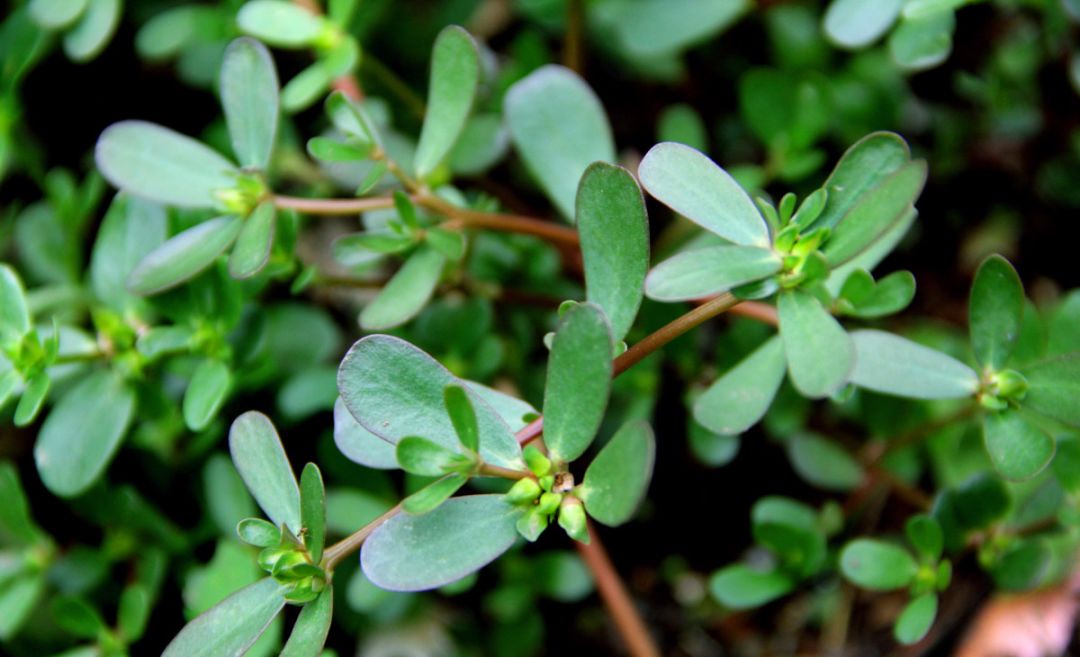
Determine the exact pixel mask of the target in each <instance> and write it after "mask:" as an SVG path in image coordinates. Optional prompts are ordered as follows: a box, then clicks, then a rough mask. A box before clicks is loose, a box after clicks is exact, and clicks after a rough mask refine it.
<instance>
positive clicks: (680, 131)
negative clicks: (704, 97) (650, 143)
mask: <svg viewBox="0 0 1080 657" xmlns="http://www.w3.org/2000/svg"><path fill="white" fill-rule="evenodd" d="M656 141H658V142H660V141H674V142H678V143H680V144H685V145H687V146H689V147H690V148H694V149H697V150H699V151H706V150H708V148H709V130H708V128H707V127H706V125H705V119H703V118H701V114H699V113H698V111H697V110H696V109H694V108H693V106H691V105H687V104H686V103H677V104H675V105H668V106H667V107H665V108H664V111H663V112H661V113H660V116H659V118H657V120H656Z"/></svg>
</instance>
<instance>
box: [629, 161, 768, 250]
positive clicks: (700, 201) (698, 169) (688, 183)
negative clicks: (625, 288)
mask: <svg viewBox="0 0 1080 657" xmlns="http://www.w3.org/2000/svg"><path fill="white" fill-rule="evenodd" d="M638 178H640V179H641V185H642V186H643V187H644V188H645V189H646V191H648V192H649V194H651V195H652V196H653V197H654V198H656V199H657V200H658V201H660V202H661V203H663V204H664V205H666V206H668V207H669V208H671V209H672V210H674V211H675V212H678V213H679V214H681V215H684V216H685V217H686V218H687V219H689V220H691V221H693V222H694V223H696V224H698V225H699V226H701V227H702V228H704V229H705V230H708V231H710V232H712V233H715V234H717V235H719V236H720V237H723V238H724V239H727V240H730V241H732V242H734V243H736V244H740V245H744V246H760V247H768V246H769V245H770V242H769V229H768V226H767V225H766V224H765V219H763V218H762V216H761V213H760V212H758V209H757V207H756V206H755V205H754V202H753V201H751V200H750V197H749V196H748V195H747V193H746V192H745V191H743V188H742V187H740V186H739V184H738V183H737V182H735V179H734V178H732V177H731V176H730V175H728V173H727V172H726V171H724V170H723V169H721V168H720V167H719V166H717V165H716V164H715V163H714V162H713V161H712V160H710V159H709V158H708V157H706V156H705V155H703V154H702V153H699V152H698V151H696V150H694V149H693V148H690V147H689V146H684V145H682V144H676V143H672V142H667V143H663V144H657V145H656V146H653V147H652V148H651V149H649V152H648V153H646V154H645V158H644V159H643V160H642V161H641V165H640V166H639V167H638Z"/></svg>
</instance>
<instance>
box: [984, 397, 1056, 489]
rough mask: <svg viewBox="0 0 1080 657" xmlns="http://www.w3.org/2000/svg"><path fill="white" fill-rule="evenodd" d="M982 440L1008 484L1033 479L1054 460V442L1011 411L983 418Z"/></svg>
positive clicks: (1042, 431)
mask: <svg viewBox="0 0 1080 657" xmlns="http://www.w3.org/2000/svg"><path fill="white" fill-rule="evenodd" d="M1074 403H1075V402H1074ZM983 438H984V439H985V442H986V452H987V453H988V454H989V455H990V461H991V462H992V463H993V464H994V467H995V468H997V471H998V472H999V473H1001V476H1003V477H1005V478H1006V479H1010V480H1012V481H1023V480H1025V479H1030V478H1032V477H1034V476H1035V475H1037V474H1039V473H1040V472H1042V470H1043V468H1045V467H1046V466H1047V465H1048V464H1049V463H1050V460H1051V459H1052V458H1054V439H1053V438H1052V437H1051V436H1050V434H1048V433H1046V431H1044V430H1043V429H1041V428H1040V427H1039V426H1037V425H1036V424H1034V423H1033V422H1031V421H1030V420H1028V419H1026V418H1025V417H1024V416H1023V415H1021V413H1020V411H1017V410H1015V409H1006V410H1004V411H998V412H990V413H987V414H986V415H984V416H983Z"/></svg>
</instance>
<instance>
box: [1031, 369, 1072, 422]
mask: <svg viewBox="0 0 1080 657" xmlns="http://www.w3.org/2000/svg"><path fill="white" fill-rule="evenodd" d="M1023 374H1024V376H1025V377H1026V378H1027V383H1028V389H1027V394H1026V395H1025V396H1024V400H1023V402H1022V406H1023V407H1024V408H1026V409H1028V410H1030V411H1034V412H1036V413H1039V414H1041V415H1045V416H1047V417H1052V418H1054V419H1055V420H1058V421H1059V422H1064V423H1065V424H1067V425H1069V426H1072V427H1080V404H1077V399H1080V353H1071V354H1066V355H1064V356H1059V357H1057V358H1053V359H1050V360H1045V361H1043V362H1041V363H1036V364H1035V365H1031V366H1029V367H1027V368H1025V369H1024V371H1023Z"/></svg>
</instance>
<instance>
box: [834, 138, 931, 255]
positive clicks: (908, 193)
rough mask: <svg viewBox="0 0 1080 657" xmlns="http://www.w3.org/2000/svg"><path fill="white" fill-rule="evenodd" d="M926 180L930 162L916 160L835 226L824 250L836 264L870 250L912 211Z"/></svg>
mask: <svg viewBox="0 0 1080 657" xmlns="http://www.w3.org/2000/svg"><path fill="white" fill-rule="evenodd" d="M925 182H926V162H924V161H922V160H916V161H914V162H910V163H908V164H905V165H904V166H902V167H900V169H899V170H898V171H897V172H896V173H894V174H892V175H891V176H889V177H888V178H886V179H885V180H883V181H881V183H880V184H879V185H877V186H876V187H874V188H873V189H872V190H870V191H868V192H867V193H866V194H865V195H864V196H862V197H861V198H860V199H859V200H858V202H856V203H855V205H854V206H853V207H852V208H851V210H849V211H848V212H847V214H845V215H844V217H843V219H841V220H840V221H839V222H838V223H837V224H836V226H835V227H834V228H833V233H832V236H831V237H829V240H828V241H827V242H826V243H825V247H824V249H822V252H823V253H824V254H825V257H826V258H828V260H829V264H830V265H832V266H833V267H836V266H837V265H841V264H843V263H845V262H847V261H848V260H851V259H852V258H854V257H855V256H857V255H859V254H860V253H862V252H863V251H865V250H867V249H868V248H870V246H872V245H873V244H874V242H876V241H877V240H878V239H880V238H881V237H882V236H883V235H885V234H886V233H888V231H889V229H890V228H892V227H893V226H894V225H896V224H897V223H898V222H900V221H901V220H902V219H903V218H904V217H905V216H906V215H907V213H908V212H910V211H911V208H912V205H913V204H914V203H915V200H916V199H917V198H918V197H919V194H920V193H922V188H923V184H924V183H925Z"/></svg>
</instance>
